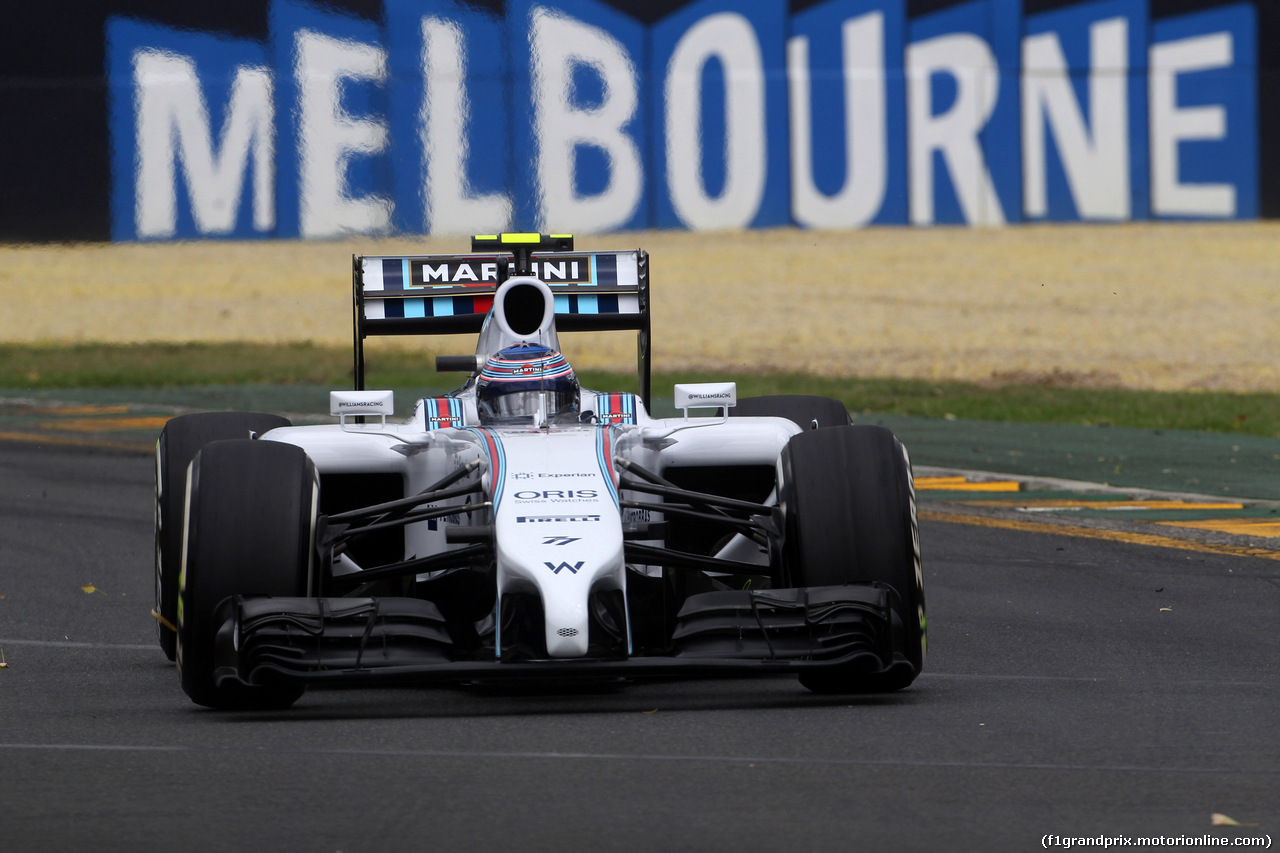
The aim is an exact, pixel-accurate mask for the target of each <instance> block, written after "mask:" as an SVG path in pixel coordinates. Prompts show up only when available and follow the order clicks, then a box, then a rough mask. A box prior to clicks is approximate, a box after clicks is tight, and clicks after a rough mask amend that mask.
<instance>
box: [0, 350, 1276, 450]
mask: <svg viewBox="0 0 1280 853" xmlns="http://www.w3.org/2000/svg"><path fill="white" fill-rule="evenodd" d="M433 361H434V359H433V358H432V357H430V356H428V355H425V354H424V353H420V352H412V351H403V350H379V351H378V352H376V353H370V354H369V361H368V376H367V385H368V387H371V388H372V387H384V388H421V387H435V388H449V387H454V386H456V385H457V384H458V381H459V377H458V375H457V374H442V375H437V374H436V373H435V371H434V369H433V366H432V365H433ZM351 376H352V359H351V353H350V351H349V350H348V349H345V348H340V347H322V346H316V345H312V344H284V345H264V344H129V345H110V344H76V345H67V346H52V345H50V346H27V345H0V388H9V389H17V390H24V389H27V390H45V389H56V388H102V387H108V388H110V387H118V388H144V387H146V388H154V387H165V386H191V385H222V384H252V383H273V384H293V383H312V384H319V385H328V386H332V387H334V388H345V387H350V385H351ZM580 377H581V379H582V382H583V384H584V385H586V386H587V387H590V388H623V389H625V388H634V387H635V377H634V376H633V375H622V374H611V373H603V372H598V371H584V372H582V373H581V374H580ZM728 379H733V380H736V381H737V382H738V393H739V395H741V396H755V395H760V394H817V395H820V396H825V397H835V398H836V399H839V400H842V401H843V402H844V404H845V405H846V406H847V407H848V408H849V410H850V411H853V412H869V413H882V414H899V415H921V416H924V417H937V418H947V417H956V418H974V419H980V420H994V421H1026V422H1041V423H1075V424H1111V425H1114V426H1128V427H1146V428H1152V429H1191V430H1209V431H1214V432H1226V433H1240V434H1249V435H1261V436H1268V437H1280V394H1261V393H1230V392H1217V391H1213V392H1210V391H1178V392H1165V391H1133V390H1125V389H1118V388H1079V387H1063V386H1060V385H1052V384H1007V385H1000V386H991V385H987V384H976V383H967V382H931V381H927V380H916V379H859V378H826V377H816V376H808V375H803V374H792V373H768V374H754V375H752V374H747V375H741V374H739V375H734V374H732V373H729V372H728V371H726V372H725V373H718V374H712V373H706V372H686V373H659V374H655V375H654V377H653V381H654V390H655V393H656V394H657V395H660V396H662V395H669V394H670V388H671V386H672V385H673V384H675V383H676V382H699V381H725V380H728Z"/></svg>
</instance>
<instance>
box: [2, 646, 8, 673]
mask: <svg viewBox="0 0 1280 853" xmlns="http://www.w3.org/2000/svg"><path fill="white" fill-rule="evenodd" d="M8 668H9V664H7V663H5V661H4V649H0V669H8Z"/></svg>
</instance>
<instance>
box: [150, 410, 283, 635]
mask: <svg viewBox="0 0 1280 853" xmlns="http://www.w3.org/2000/svg"><path fill="white" fill-rule="evenodd" d="M284 426H290V423H289V421H288V420H286V419H285V418H282V417H279V416H277V415H264V414H256V413H250V412H201V413H198V414H192V415H179V416H178V417H176V418H173V419H171V420H170V421H169V422H168V423H167V424H165V426H164V429H163V430H161V432H160V438H159V440H157V442H156V523H155V529H156V533H155V542H156V557H155V560H156V562H155V571H156V580H155V592H156V603H155V615H156V626H157V627H156V632H157V637H158V639H159V640H160V648H161V649H163V650H164V653H165V656H166V657H168V658H169V660H173V659H174V655H175V653H176V651H177V645H178V638H177V634H176V626H177V624H178V572H179V571H180V570H181V565H180V564H181V562H182V507H183V502H184V500H185V497H186V490H187V466H188V465H190V464H191V460H192V458H194V457H195V455H196V452H197V451H198V450H199V449H200V448H202V447H204V446H205V445H206V444H208V443H209V442H211V441H219V440H222V439H228V438H251V437H254V436H258V435H262V434H263V433H265V432H267V431H268V430H272V429H275V428H276V427H284Z"/></svg>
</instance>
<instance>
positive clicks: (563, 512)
mask: <svg viewBox="0 0 1280 853" xmlns="http://www.w3.org/2000/svg"><path fill="white" fill-rule="evenodd" d="M602 433H603V430H601V429H600V428H596V427H586V428H577V427H575V428H572V429H566V430H551V431H542V430H528V431H523V432H511V433H507V432H505V431H504V432H502V433H501V440H502V447H503V450H504V465H505V470H504V471H503V472H502V473H501V475H500V477H501V484H502V489H501V498H500V500H499V501H498V504H497V506H496V507H495V509H494V527H495V535H496V539H497V557H498V589H499V592H505V591H507V590H512V591H515V590H520V591H528V590H529V589H530V587H532V588H533V589H535V590H536V591H537V593H538V597H539V599H540V600H541V602H542V608H543V617H544V622H545V626H546V645H547V654H548V655H549V656H550V657H553V658H575V657H582V656H583V655H585V654H587V645H588V641H589V640H590V633H591V631H590V613H591V608H590V596H591V594H592V593H593V592H596V591H602V590H624V591H625V588H626V586H625V583H626V579H625V566H624V564H623V557H622V519H621V515H620V513H619V510H618V502H617V498H616V497H615V495H616V492H615V490H614V485H613V480H612V472H611V471H606V470H605V469H604V468H602V465H604V464H605V463H604V462H603V461H602V460H607V459H608V458H609V457H608V454H607V453H602V452H601V449H600V446H599V442H600V440H601V434H602Z"/></svg>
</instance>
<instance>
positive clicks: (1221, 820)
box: [1210, 812, 1258, 826]
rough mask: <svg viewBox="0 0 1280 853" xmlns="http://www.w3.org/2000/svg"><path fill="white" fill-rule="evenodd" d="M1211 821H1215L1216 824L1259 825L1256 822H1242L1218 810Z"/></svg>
mask: <svg viewBox="0 0 1280 853" xmlns="http://www.w3.org/2000/svg"><path fill="white" fill-rule="evenodd" d="M1210 821H1211V822H1212V823H1213V825H1214V826H1257V825H1258V824H1256V823H1241V822H1240V821H1238V820H1236V819H1235V818H1230V817H1227V816H1226V815H1224V814H1219V813H1218V812H1214V813H1213V817H1212V818H1210Z"/></svg>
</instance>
